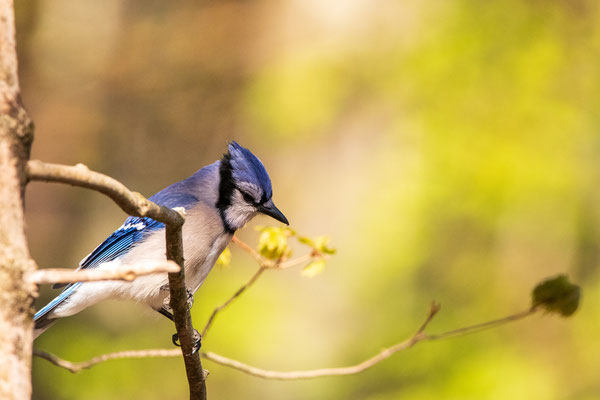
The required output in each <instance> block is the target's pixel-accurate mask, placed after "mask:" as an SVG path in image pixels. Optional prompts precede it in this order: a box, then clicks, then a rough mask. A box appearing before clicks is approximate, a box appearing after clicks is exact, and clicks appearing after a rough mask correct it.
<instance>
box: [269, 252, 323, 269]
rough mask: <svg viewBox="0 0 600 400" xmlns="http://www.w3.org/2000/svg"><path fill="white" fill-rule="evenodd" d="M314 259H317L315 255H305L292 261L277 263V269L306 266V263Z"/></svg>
mask: <svg viewBox="0 0 600 400" xmlns="http://www.w3.org/2000/svg"><path fill="white" fill-rule="evenodd" d="M314 258H315V255H314V254H313V253H308V254H305V255H303V256H300V257H296V258H292V259H291V260H287V261H283V262H280V263H277V266H276V268H278V269H287V268H292V267H295V266H297V265H301V264H306V263H308V262H310V261H312V260H313V259H314Z"/></svg>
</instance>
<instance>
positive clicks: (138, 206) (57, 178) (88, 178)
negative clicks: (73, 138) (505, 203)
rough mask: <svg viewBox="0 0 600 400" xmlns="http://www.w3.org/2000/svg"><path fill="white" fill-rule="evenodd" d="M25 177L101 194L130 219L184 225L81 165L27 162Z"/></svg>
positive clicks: (169, 212)
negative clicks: (131, 216)
mask: <svg viewBox="0 0 600 400" xmlns="http://www.w3.org/2000/svg"><path fill="white" fill-rule="evenodd" d="M27 176H28V178H29V180H30V181H44V182H60V183H67V184H69V185H73V186H79V187H83V188H86V189H92V190H95V191H97V192H100V193H103V194H105V195H107V196H108V197H110V198H111V199H112V200H113V201H114V202H115V203H117V205H118V206H119V207H121V209H122V210H123V211H125V212H126V213H127V214H129V215H133V216H136V217H149V218H152V219H154V220H156V221H159V222H162V223H164V224H166V225H171V226H181V225H183V222H184V218H183V216H182V215H181V214H179V213H178V212H176V211H173V210H171V209H170V208H168V207H164V206H159V205H158V204H155V203H153V202H151V201H150V200H148V199H146V198H145V197H144V196H142V195H141V194H140V193H137V192H132V191H130V190H129V189H127V187H126V186H125V185H123V184H122V183H121V182H119V181H117V180H116V179H113V178H111V177H110V176H107V175H104V174H101V173H99V172H94V171H91V170H90V169H89V168H88V167H86V166H85V165H83V164H77V165H75V166H74V167H73V166H70V165H59V164H51V163H44V162H42V161H39V160H30V161H29V162H28V163H27Z"/></svg>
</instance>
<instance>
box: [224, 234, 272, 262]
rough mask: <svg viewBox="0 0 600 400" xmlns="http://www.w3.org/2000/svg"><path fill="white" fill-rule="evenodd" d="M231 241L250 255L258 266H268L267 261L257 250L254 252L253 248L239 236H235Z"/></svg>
mask: <svg viewBox="0 0 600 400" xmlns="http://www.w3.org/2000/svg"><path fill="white" fill-rule="evenodd" d="M231 241H232V242H233V243H235V244H236V245H238V246H239V247H240V248H241V249H242V250H244V251H245V252H246V253H248V254H250V255H251V256H252V257H253V258H254V259H255V260H256V262H257V263H258V265H260V266H263V265H265V264H268V263H267V260H265V259H264V258H263V257H262V256H261V255H260V254H258V252H257V251H256V250H254V249H253V248H252V247H251V246H249V245H248V244H247V243H246V242H244V241H243V240H241V239H239V238H238V237H237V236H234V237H233V238H231Z"/></svg>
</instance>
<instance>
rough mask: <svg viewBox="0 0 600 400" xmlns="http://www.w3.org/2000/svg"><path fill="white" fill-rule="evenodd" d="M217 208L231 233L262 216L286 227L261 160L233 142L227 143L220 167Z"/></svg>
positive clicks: (285, 219)
mask: <svg viewBox="0 0 600 400" xmlns="http://www.w3.org/2000/svg"><path fill="white" fill-rule="evenodd" d="M219 176H220V182H219V198H218V200H217V208H218V209H219V212H220V213H221V217H222V218H223V222H224V225H225V229H226V230H228V231H230V232H234V231H236V230H237V229H239V228H241V227H243V226H244V225H245V224H246V223H247V222H248V221H250V220H251V219H252V217H254V216H255V215H256V214H258V213H262V214H265V215H268V216H270V217H273V218H275V219H276V220H277V221H280V222H283V223H284V224H288V220H287V218H286V217H285V216H284V215H283V213H282V212H281V211H279V210H278V209H277V207H275V204H274V203H273V199H272V196H273V189H272V188H271V179H269V175H268V174H267V171H266V170H265V167H264V166H263V164H262V163H261V162H260V160H259V159H258V158H257V157H256V156H255V155H254V154H252V152H250V150H248V149H246V148H244V147H242V146H240V145H239V144H237V143H236V142H231V143H230V144H229V151H228V152H227V153H225V154H224V155H223V158H222V159H221V163H220V166H219Z"/></svg>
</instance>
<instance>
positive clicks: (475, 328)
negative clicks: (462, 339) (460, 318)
mask: <svg viewBox="0 0 600 400" xmlns="http://www.w3.org/2000/svg"><path fill="white" fill-rule="evenodd" d="M537 311H538V309H536V308H534V307H532V308H530V309H528V310H525V311H522V312H519V313H516V314H511V315H509V316H506V317H503V318H498V319H494V320H492V321H487V322H483V323H481V324H475V325H471V326H466V327H464V328H459V329H455V330H452V331H448V332H443V333H440V334H437V335H427V340H440V339H447V338H451V337H455V336H464V335H469V334H471V333H476V332H480V331H483V330H486V329H490V328H494V327H496V326H499V325H504V324H506V323H507V322H513V321H518V320H520V319H523V318H526V317H529V316H530V315H533V314H535V313H536V312H537Z"/></svg>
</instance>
